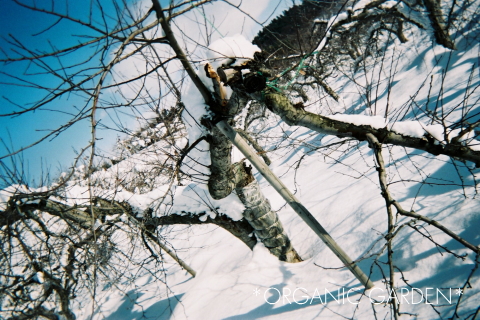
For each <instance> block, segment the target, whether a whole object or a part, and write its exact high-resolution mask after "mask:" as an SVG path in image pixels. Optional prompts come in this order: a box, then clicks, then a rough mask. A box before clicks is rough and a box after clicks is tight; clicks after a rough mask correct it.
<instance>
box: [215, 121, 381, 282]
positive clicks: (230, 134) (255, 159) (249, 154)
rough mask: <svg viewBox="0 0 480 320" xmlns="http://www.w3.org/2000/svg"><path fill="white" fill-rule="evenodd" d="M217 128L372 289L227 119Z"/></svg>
mask: <svg viewBox="0 0 480 320" xmlns="http://www.w3.org/2000/svg"><path fill="white" fill-rule="evenodd" d="M216 126H217V128H218V129H219V130H220V131H221V132H222V133H223V134H224V135H225V136H227V138H228V139H230V141H232V143H233V144H234V145H235V147H237V148H238V150H240V151H241V152H242V153H243V155H244V156H245V157H246V158H247V159H248V160H249V161H250V162H251V163H252V164H253V166H254V167H255V168H256V169H257V170H258V171H259V172H260V173H261V174H262V176H263V177H264V178H265V179H267V181H268V182H269V183H270V185H272V187H274V188H275V190H276V191H277V192H278V193H279V194H280V195H281V196H282V197H283V199H285V201H287V203H288V204H289V205H290V206H291V207H292V208H293V210H295V212H296V213H297V214H298V215H299V216H300V217H301V218H302V219H303V221H305V222H306V223H307V225H308V226H309V227H310V228H311V229H312V230H313V231H314V232H315V233H316V234H317V235H318V236H319V237H320V239H322V241H323V242H324V243H325V244H326V245H327V247H329V248H330V250H332V251H333V253H335V255H336V256H337V257H338V258H339V259H340V260H341V261H342V262H343V264H344V265H345V266H346V267H347V268H348V269H350V271H351V272H352V273H353V274H354V275H355V277H356V278H357V279H358V280H359V281H360V282H361V283H362V284H363V285H364V286H365V288H366V289H370V288H372V287H373V286H374V284H373V282H372V281H370V279H369V278H368V277H367V275H366V274H365V273H363V271H362V270H361V269H360V268H359V267H358V266H357V265H356V264H355V263H354V262H353V260H352V259H350V257H349V256H348V255H347V254H346V253H345V251H343V250H342V248H340V246H339V245H338V244H337V243H336V242H335V240H333V238H332V237H331V236H330V235H329V234H328V232H327V231H326V230H325V229H324V228H323V227H322V226H321V225H320V223H319V222H318V221H317V220H316V219H315V218H314V217H313V216H312V214H311V213H310V212H309V211H308V210H307V208H305V207H304V206H303V205H302V204H301V203H300V201H299V200H298V199H297V198H296V197H295V196H294V195H293V194H292V193H291V192H290V190H288V189H287V187H286V186H285V185H284V184H283V182H282V181H281V180H280V179H279V178H278V177H277V176H276V175H275V174H274V173H273V172H272V170H270V168H269V167H268V166H267V165H266V164H265V163H264V162H263V161H262V160H261V159H260V157H259V156H258V155H257V154H256V152H255V151H254V150H253V149H252V148H251V147H250V146H249V145H248V144H247V143H246V142H245V140H244V139H243V138H242V137H241V136H240V135H239V134H238V133H237V132H236V131H235V130H234V129H233V128H232V127H231V126H230V125H229V124H228V123H227V122H226V121H225V120H222V121H220V122H218V123H217V124H216Z"/></svg>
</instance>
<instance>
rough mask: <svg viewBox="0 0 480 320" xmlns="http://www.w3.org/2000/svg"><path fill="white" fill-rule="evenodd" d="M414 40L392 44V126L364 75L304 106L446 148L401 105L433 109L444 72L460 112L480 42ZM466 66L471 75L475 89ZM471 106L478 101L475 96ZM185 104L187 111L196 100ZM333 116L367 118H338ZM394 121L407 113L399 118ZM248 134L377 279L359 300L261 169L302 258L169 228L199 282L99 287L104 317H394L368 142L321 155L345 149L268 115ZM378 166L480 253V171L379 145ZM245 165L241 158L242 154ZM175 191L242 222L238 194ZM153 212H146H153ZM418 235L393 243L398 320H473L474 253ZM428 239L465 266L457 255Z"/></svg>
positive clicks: (447, 101) (406, 232) (347, 277)
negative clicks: (382, 163)
mask: <svg viewBox="0 0 480 320" xmlns="http://www.w3.org/2000/svg"><path fill="white" fill-rule="evenodd" d="M410 38H411V41H409V42H407V43H406V44H398V43H397V44H395V47H394V46H391V48H390V49H389V51H387V52H388V53H389V54H392V53H394V57H395V58H394V61H395V63H396V74H395V78H394V81H393V83H392V89H391V93H390V94H389V95H388V97H387V92H386V90H385V88H386V86H387V85H386V84H385V83H383V84H380V91H379V95H378V99H377V100H376V108H377V110H376V111H377V114H383V113H384V110H385V107H386V105H387V99H388V101H389V102H388V103H389V118H390V121H386V120H385V118H384V117H379V116H377V117H370V116H371V115H372V110H371V109H369V108H366V107H365V104H364V100H363V97H362V94H364V93H365V92H362V89H361V88H359V87H360V86H359V83H361V81H362V80H361V79H360V76H361V74H358V75H357V76H358V79H357V80H358V81H357V83H356V84H355V83H353V82H351V81H350V80H349V79H347V77H339V78H337V79H336V80H335V82H333V83H331V84H330V85H331V86H332V87H333V88H335V89H336V90H338V92H339V94H340V96H341V97H342V99H341V101H340V103H338V104H336V105H335V104H333V102H332V101H329V102H328V103H327V102H325V100H323V101H320V102H317V103H315V104H314V105H313V106H311V107H310V108H309V110H310V111H313V112H320V113H323V114H325V112H326V111H325V110H326V109H327V107H326V106H327V105H328V109H329V112H328V113H327V114H326V115H331V117H332V118H334V119H337V120H340V121H346V122H352V123H356V124H365V125H371V126H373V127H385V126H388V128H391V129H393V130H394V131H396V132H399V133H404V134H405V135H409V136H413V137H421V136H424V135H425V134H427V133H430V134H431V135H432V136H433V137H434V138H436V139H437V141H438V143H445V135H444V132H443V129H442V130H440V131H439V130H438V129H439V128H438V124H437V127H435V125H436V124H432V123H431V122H430V121H429V119H428V118H427V117H425V116H421V115H418V114H416V112H418V110H414V109H413V108H412V109H411V110H408V108H405V105H406V104H407V103H408V101H409V100H410V99H411V97H412V96H414V95H415V98H414V99H415V101H416V102H417V103H418V104H422V103H424V102H425V100H426V99H428V91H429V86H428V81H429V79H430V77H431V75H433V77H434V79H436V78H437V77H440V78H441V75H442V72H444V71H445V70H448V73H447V76H446V77H445V79H444V81H443V98H441V99H443V100H442V103H443V104H444V108H445V109H448V108H450V107H452V106H455V105H457V104H458V103H461V101H462V99H464V97H463V96H462V95H463V94H464V93H465V90H466V89H465V88H466V87H467V86H469V88H475V87H476V86H478V84H479V77H478V60H477V59H478V52H479V49H480V47H479V45H478V43H477V44H470V45H468V46H466V45H465V44H464V43H462V39H460V40H458V41H457V42H458V43H459V47H460V48H461V49H460V50H458V51H455V52H450V51H449V50H446V49H444V48H442V47H441V46H438V45H433V46H432V44H431V41H430V40H428V38H427V37H426V36H425V35H422V34H418V35H417V37H410ZM388 53H387V54H388ZM400 53H401V54H400ZM472 67H473V68H474V71H473V76H472V77H471V80H468V78H469V74H470V73H469V72H470V71H471V70H472ZM376 72H378V70H377V69H375V68H374V69H373V70H372V71H371V73H369V74H367V77H368V76H372V78H371V79H368V78H367V79H368V80H371V81H372V82H374V81H376V80H375V79H377V78H375V77H373V75H374V74H376ZM377 74H378V73H377ZM385 78H386V77H385ZM377 80H378V79H377ZM425 81H427V85H425ZM438 85H439V83H438V82H434V83H433V89H430V91H431V92H435V90H437V91H436V93H433V94H432V96H434V97H438V88H439V87H438ZM469 90H470V89H469ZM417 91H418V92H417ZM195 99H197V98H195ZM430 99H432V98H430ZM469 99H470V101H475V100H476V99H478V92H476V93H473V94H472V95H471V96H470V97H469ZM185 100H186V101H185V102H186V104H187V108H188V107H189V105H188V96H187V97H185ZM316 100H317V99H314V98H312V99H311V101H316ZM471 105H474V107H473V110H476V111H477V112H478V104H477V105H475V104H474V103H473V102H472V103H471ZM405 110H407V111H405ZM339 112H342V113H343V112H348V113H355V114H362V115H363V116H351V115H349V116H346V115H340V114H336V113H339ZM400 112H402V113H405V114H404V115H402V116H399V113H400ZM473 113H475V112H473ZM332 114H335V115H332ZM392 119H395V120H392ZM452 119H453V118H452ZM429 129H430V130H429ZM456 129H457V131H456V132H447V134H449V139H451V138H452V137H454V136H456V135H455V133H457V134H458V132H459V131H458V128H456ZM251 131H253V132H258V133H259V135H258V136H259V138H261V141H262V142H263V144H264V145H265V147H266V149H267V150H269V152H268V156H269V157H270V158H271V159H272V160H273V163H272V165H271V166H270V167H271V168H272V170H273V171H274V172H275V173H276V174H277V175H278V176H280V177H281V179H282V181H284V182H285V183H286V184H287V186H288V187H289V188H290V190H292V191H294V192H295V193H296V196H297V197H298V198H299V199H300V200H301V201H302V202H303V204H304V205H305V206H306V207H307V208H308V209H309V210H310V211H311V212H312V213H313V215H314V216H315V217H316V218H317V219H318V221H319V222H320V223H321V224H322V225H323V226H324V227H325V228H326V229H327V230H328V232H330V233H331V235H332V236H333V238H334V239H335V240H336V241H337V242H338V243H339V244H340V246H341V247H342V248H344V250H345V251H346V252H347V253H348V254H349V255H350V256H351V257H352V258H353V259H360V258H361V259H362V260H361V261H360V262H359V263H358V264H359V266H360V267H361V268H362V270H363V271H364V272H366V273H367V274H368V275H369V276H370V278H371V280H372V281H374V283H375V288H374V289H371V290H369V291H367V292H364V291H363V288H362V286H361V285H360V284H359V282H358V281H357V280H356V279H355V277H354V276H353V275H352V274H351V273H350V272H349V271H348V270H347V269H346V268H342V265H341V262H340V261H339V260H338V258H337V257H336V256H335V255H334V254H333V253H332V252H331V251H330V250H329V249H328V248H326V246H325V245H324V244H323V243H322V241H321V240H320V239H318V238H317V236H316V235H315V234H314V233H313V232H312V231H311V230H310V229H309V228H308V227H307V226H306V224H305V223H304V222H303V221H302V220H301V219H300V218H299V217H298V216H297V215H296V214H295V213H294V212H293V210H292V209H291V208H289V207H288V206H286V205H285V202H284V201H283V200H282V199H281V197H280V196H279V195H278V194H277V193H276V192H275V191H274V190H273V188H271V187H270V186H269V184H268V183H267V182H266V181H265V179H263V178H262V177H261V176H260V175H259V174H258V173H257V174H256V177H257V179H258V180H259V182H260V185H261V186H262V188H263V191H264V193H265V195H266V196H267V197H268V199H269V200H270V202H271V204H272V207H273V208H274V210H278V214H279V216H280V218H281V220H282V223H283V225H284V226H285V228H286V230H287V233H288V234H289V236H290V237H291V239H292V241H293V245H294V247H295V248H296V250H297V251H298V252H299V254H300V256H301V257H302V258H303V259H304V261H303V262H301V263H296V264H291V263H284V262H280V261H278V260H277V259H276V258H275V257H274V256H272V255H270V254H269V252H268V250H267V249H266V248H265V247H264V246H263V245H262V244H261V243H260V244H257V246H256V247H255V248H254V250H253V252H252V251H250V250H249V249H248V248H247V247H246V246H245V245H244V244H243V243H242V242H240V241H239V240H238V239H236V238H235V237H233V236H232V235H231V234H229V233H228V232H226V231H225V230H223V229H221V228H219V227H215V226H208V225H204V226H191V227H189V228H185V227H184V226H181V227H180V226H177V227H172V228H169V235H172V236H169V237H168V241H169V243H170V245H171V246H172V247H174V248H176V249H177V253H178V254H179V255H180V256H181V258H182V259H183V260H184V261H186V262H187V263H188V264H189V265H190V266H191V267H192V268H193V269H194V270H195V271H196V272H197V275H196V277H195V278H192V277H191V276H190V275H188V274H187V273H186V272H184V271H182V270H181V269H180V268H179V267H177V266H176V265H175V264H173V263H170V264H169V267H168V269H167V271H166V276H165V281H166V283H167V285H168V290H165V289H162V288H164V287H163V286H164V284H159V283H158V282H155V281H153V280H152V278H151V277H149V276H146V275H145V276H143V277H139V278H138V279H136V280H135V282H134V283H132V284H131V285H130V286H125V287H122V288H123V292H121V293H120V291H119V289H118V288H115V287H110V288H108V289H105V290H103V291H102V292H101V293H100V295H101V296H102V299H101V300H100V301H99V308H98V310H97V313H96V316H95V318H96V319H102V318H106V319H134V318H135V319H140V318H142V317H145V318H147V319H148V318H153V319H156V318H159V319H340V318H355V319H373V318H374V317H375V316H376V317H377V318H378V319H380V318H381V319H383V318H390V317H391V311H390V308H389V305H388V304H387V303H385V302H386V300H387V298H388V296H389V294H390V293H389V292H388V290H387V289H386V288H387V287H386V285H385V279H388V277H389V275H388V266H387V264H386V261H387V256H386V250H385V247H384V246H385V239H384V236H385V234H386V232H387V213H386V208H385V202H384V199H383V198H382V196H381V194H380V188H379V183H378V176H377V171H376V170H375V161H374V155H373V153H372V151H371V150H370V149H369V148H368V146H367V143H366V142H362V143H359V144H357V143H355V142H351V143H347V144H344V145H342V146H340V147H339V148H338V149H336V150H333V149H328V151H325V150H324V149H322V148H321V147H322V146H326V145H329V144H332V143H335V142H337V141H338V139H337V138H336V137H328V136H324V135H321V134H317V133H314V132H312V131H309V130H307V129H304V128H298V127H289V126H287V125H285V124H284V123H282V122H281V120H280V119H279V118H278V117H276V116H273V115H271V114H270V115H269V118H268V119H263V120H260V121H256V122H255V123H254V126H253V128H251ZM452 131H453V129H452ZM468 144H470V145H472V146H473V145H475V144H478V140H475V139H473V140H472V139H470V140H468ZM473 148H475V147H473ZM236 152H237V153H238V151H236ZM384 156H385V158H386V161H387V171H388V175H389V182H390V189H391V192H392V194H393V197H394V198H395V199H396V200H398V201H399V202H400V203H401V204H402V206H403V207H404V208H405V209H408V210H410V209H412V210H415V212H417V213H419V214H421V215H424V216H427V217H429V218H431V219H435V220H436V221H439V222H440V223H441V224H443V225H444V226H447V227H448V228H449V229H450V230H452V231H453V232H455V233H457V234H458V235H460V236H461V237H462V238H464V239H466V240H467V241H469V242H470V243H473V244H475V245H478V244H479V243H480V232H479V230H480V210H479V208H480V202H479V200H478V197H477V190H476V187H475V183H476V180H475V179H478V169H476V170H475V169H472V168H473V165H472V164H471V163H467V164H466V165H464V164H462V163H460V162H456V161H453V160H451V159H450V158H448V157H445V156H436V157H435V156H433V155H430V154H426V153H424V152H420V151H415V150H411V149H405V148H401V147H391V146H388V147H384ZM237 158H241V156H238V154H237ZM205 161H206V160H205ZM179 188H180V189H178V188H177V190H178V191H179V192H178V193H176V194H178V198H174V201H173V202H174V203H175V202H176V201H179V204H178V205H185V206H186V207H185V208H186V211H188V210H190V211H191V212H202V211H204V210H207V211H208V207H207V206H206V205H205V204H206V203H209V202H210V203H211V204H212V205H213V207H216V208H219V209H218V210H217V212H216V213H212V214H217V213H220V214H222V213H223V214H228V215H229V216H232V217H235V216H237V217H238V215H237V214H238V212H241V209H242V205H241V203H239V202H238V200H236V199H234V198H236V196H234V195H232V196H231V197H234V198H232V199H231V200H227V202H229V204H230V206H226V205H225V206H223V207H222V204H220V203H214V202H213V201H212V200H211V199H208V198H209V197H208V196H207V191H206V188H205V187H201V186H196V187H195V188H198V190H197V191H196V192H190V193H189V194H186V193H188V189H189V187H188V186H187V187H179ZM190 189H192V190H193V189H194V188H193V187H191V188H190ZM158 190H159V189H157V190H156V191H158ZM152 192H155V191H152ZM185 192H186V193H185ZM150 194H151V193H150ZM150 194H149V193H147V194H144V195H139V196H135V195H134V194H131V195H130V196H129V198H130V199H135V200H134V201H140V200H139V199H143V200H142V201H144V202H145V201H146V202H148V201H149V202H152V201H153V202H154V201H155V199H154V198H155V197H151V196H149V195H150ZM183 195H185V197H182V196H183ZM187 198H189V199H191V202H190V206H188V203H189V202H188V201H186V200H185V199H187ZM124 199H127V198H122V200H124ZM206 199H208V200H206ZM132 201H133V200H131V202H132ZM146 202H145V203H144V205H146V204H149V203H146ZM232 204H236V206H235V205H233V206H232ZM195 207H197V209H195ZM174 211H175V210H174ZM396 219H397V220H396V225H397V226H400V225H402V224H404V223H405V222H408V221H410V218H406V217H401V216H396ZM416 226H417V228H418V230H419V231H420V232H422V233H423V235H422V234H420V233H419V232H417V231H416V230H414V229H413V228H411V227H408V226H405V227H403V228H402V229H401V231H399V232H398V234H397V236H396V238H395V239H394V241H393V251H394V255H393V259H394V264H395V267H396V270H395V271H396V272H395V283H396V287H397V296H396V298H397V299H398V301H399V303H400V312H402V313H405V315H404V316H403V317H405V318H407V317H408V318H416V319H436V318H440V317H445V318H448V317H451V316H453V314H454V311H455V308H456V304H457V302H458V301H459V299H460V298H461V304H460V307H459V308H458V315H459V316H460V318H469V319H472V318H474V314H475V312H476V310H477V308H478V305H479V301H480V291H479V287H480V277H479V273H478V271H477V273H474V274H473V275H472V277H471V278H470V279H468V277H469V275H470V273H471V271H472V269H474V266H475V254H473V253H472V252H471V251H470V250H468V249H466V248H465V247H463V246H462V245H461V244H459V243H458V242H456V241H455V240H452V239H451V238H450V237H449V236H447V235H445V234H444V233H442V232H441V231H439V230H438V229H436V228H433V227H431V226H428V225H426V224H425V223H422V222H417V224H416ZM429 238H431V239H433V240H434V241H435V242H436V243H438V244H439V245H442V246H444V247H446V248H448V250H451V251H452V252H454V253H455V254H457V255H460V256H461V255H466V257H464V258H463V259H459V258H456V257H455V256H453V255H452V254H451V253H448V252H446V251H445V250H444V249H443V248H440V247H438V246H436V245H435V244H434V243H433V242H432V241H430V239H429ZM467 279H468V282H469V285H468V286H466V282H467ZM427 299H428V300H427ZM88 309H89V308H86V309H85V310H88ZM77 312H78V314H79V318H80V319H86V318H88V316H89V313H85V314H83V315H82V309H78V310H77ZM477 313H478V312H477Z"/></svg>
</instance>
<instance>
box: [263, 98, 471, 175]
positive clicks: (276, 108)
mask: <svg viewBox="0 0 480 320" xmlns="http://www.w3.org/2000/svg"><path fill="white" fill-rule="evenodd" d="M265 103H266V105H267V107H268V108H269V109H270V110H271V111H272V112H274V113H276V114H277V115H279V116H280V117H281V118H282V119H283V120H284V121H285V122H286V123H287V124H288V125H291V126H303V127H306V128H309V129H311V130H314V131H316V132H319V133H323V134H329V135H335V136H339V137H353V138H356V139H358V140H360V141H364V140H366V139H367V138H366V134H367V133H371V134H373V135H374V136H375V137H377V139H378V140H379V141H380V142H381V143H383V144H392V145H397V146H402V147H408V148H415V149H419V150H424V151H427V152H429V153H431V154H433V155H439V154H443V155H447V156H450V157H454V158H459V159H462V160H468V161H471V162H473V163H475V165H476V166H477V167H480V151H474V150H472V149H470V148H468V147H466V146H464V145H461V144H455V143H448V144H445V145H443V144H436V143H435V141H436V140H434V139H433V138H429V137H422V138H414V137H409V136H403V135H401V134H397V133H395V132H393V131H390V130H388V129H387V128H381V129H375V128H372V127H370V126H366V125H355V124H352V123H346V122H341V121H337V120H333V119H329V118H327V117H324V116H321V115H318V114H314V113H311V112H308V111H305V110H302V109H296V108H294V107H293V105H292V104H291V103H290V101H289V100H288V98H287V97H285V96H284V95H282V94H279V93H271V92H270V93H267V94H265Z"/></svg>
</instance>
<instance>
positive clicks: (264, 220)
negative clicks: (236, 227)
mask: <svg viewBox="0 0 480 320" xmlns="http://www.w3.org/2000/svg"><path fill="white" fill-rule="evenodd" d="M236 191H237V195H238V197H239V198H240V200H242V203H243V204H244V205H245V207H246V208H247V209H246V210H245V211H244V213H243V215H244V217H245V219H247V221H248V222H249V223H250V225H251V226H252V227H253V228H254V229H255V234H256V235H257V237H258V238H259V239H260V240H261V241H262V243H263V244H264V245H265V247H266V248H267V249H268V250H269V251H270V252H271V253H272V254H273V255H274V256H276V257H278V258H279V259H280V260H282V261H286V262H300V261H302V259H301V258H300V256H299V255H298V253H297V252H296V251H295V249H294V248H293V247H292V244H291V242H290V239H289V238H288V236H287V234H286V232H285V230H284V229H283V226H282V222H281V221H280V220H279V217H278V215H277V213H276V212H275V211H272V209H271V207H270V202H269V201H268V199H266V198H265V197H264V195H263V194H262V191H261V190H260V186H259V185H258V182H257V181H256V180H253V181H252V182H251V183H250V184H248V185H247V186H244V187H239V188H236Z"/></svg>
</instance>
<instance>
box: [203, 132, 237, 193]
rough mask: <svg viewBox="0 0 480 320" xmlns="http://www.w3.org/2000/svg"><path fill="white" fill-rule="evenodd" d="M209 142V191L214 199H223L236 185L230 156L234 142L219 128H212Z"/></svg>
mask: <svg viewBox="0 0 480 320" xmlns="http://www.w3.org/2000/svg"><path fill="white" fill-rule="evenodd" d="M208 142H209V143H210V161H211V164H210V178H209V179H208V191H209V192H210V195H211V196H212V198H213V199H223V198H225V197H226V196H228V195H229V194H230V193H232V191H233V188H234V187H235V181H234V176H233V173H232V159H231V156H230V155H231V153H232V143H231V142H230V141H229V140H228V139H227V137H225V136H224V135H223V134H222V133H221V132H220V130H218V129H217V128H212V133H211V135H210V136H209V138H208Z"/></svg>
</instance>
